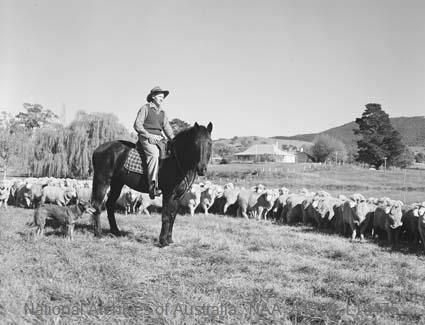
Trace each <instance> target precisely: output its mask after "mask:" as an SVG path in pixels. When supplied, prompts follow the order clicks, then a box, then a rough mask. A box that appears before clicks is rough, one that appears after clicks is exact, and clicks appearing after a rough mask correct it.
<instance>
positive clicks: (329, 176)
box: [207, 163, 425, 203]
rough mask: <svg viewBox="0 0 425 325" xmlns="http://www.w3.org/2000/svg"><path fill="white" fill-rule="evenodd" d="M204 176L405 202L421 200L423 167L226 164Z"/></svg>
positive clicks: (423, 194)
mask: <svg viewBox="0 0 425 325" xmlns="http://www.w3.org/2000/svg"><path fill="white" fill-rule="evenodd" d="M207 177H208V179H209V180H212V181H213V182H217V183H222V184H224V183H226V182H232V183H234V184H236V185H237V186H245V187H247V186H248V187H249V186H252V185H255V184H258V183H262V184H264V185H266V186H269V187H281V186H285V187H287V188H289V189H290V190H297V189H301V188H303V187H304V188H307V189H309V190H311V191H318V190H326V191H328V192H329V193H331V194H333V195H338V194H344V195H346V196H348V195H350V194H352V193H354V192H359V193H362V194H364V195H365V196H366V197H370V196H373V197H378V198H379V197H382V196H388V197H391V198H393V199H396V200H402V201H403V202H405V203H413V202H422V201H425V170H423V169H422V170H421V169H406V170H401V169H396V170H387V171H383V170H378V171H376V170H369V169H365V168H361V167H358V166H353V165H344V166H335V165H319V164H309V163H306V164H282V163H281V164H279V163H274V164H230V165H212V166H210V167H209V171H208V176H207Z"/></svg>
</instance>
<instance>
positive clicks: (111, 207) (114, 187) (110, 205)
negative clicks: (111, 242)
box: [106, 182, 124, 236]
mask: <svg viewBox="0 0 425 325" xmlns="http://www.w3.org/2000/svg"><path fill="white" fill-rule="evenodd" d="M123 186H124V185H123V184H121V183H117V182H112V184H111V190H110V191H109V195H108V200H107V201H106V211H107V212H108V220H109V227H110V229H111V233H113V234H114V235H115V236H119V235H120V231H119V230H118V226H117V222H116V220H115V203H116V202H117V200H118V198H119V196H120V194H121V189H122V187H123Z"/></svg>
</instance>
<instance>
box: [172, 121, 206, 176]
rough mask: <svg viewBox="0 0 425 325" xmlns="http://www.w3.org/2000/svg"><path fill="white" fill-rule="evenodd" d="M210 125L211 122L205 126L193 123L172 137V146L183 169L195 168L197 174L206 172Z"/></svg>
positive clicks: (200, 174)
mask: <svg viewBox="0 0 425 325" xmlns="http://www.w3.org/2000/svg"><path fill="white" fill-rule="evenodd" d="M212 127H213V126H212V123H211V122H210V123H209V124H208V126H207V127H205V126H203V125H199V124H198V123H195V124H194V126H192V127H191V128H189V129H186V130H184V131H181V132H180V133H178V134H177V135H176V137H175V138H174V140H173V142H172V147H174V150H175V151H176V152H175V154H176V158H177V160H178V162H179V164H181V166H182V168H183V169H184V170H190V169H192V170H196V172H197V174H198V175H199V176H204V175H205V174H206V172H207V165H208V162H209V160H210V157H211V150H212V140H211V131H212Z"/></svg>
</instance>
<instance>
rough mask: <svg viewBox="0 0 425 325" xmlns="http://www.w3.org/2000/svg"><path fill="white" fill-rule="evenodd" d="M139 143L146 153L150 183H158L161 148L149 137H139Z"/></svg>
mask: <svg viewBox="0 0 425 325" xmlns="http://www.w3.org/2000/svg"><path fill="white" fill-rule="evenodd" d="M139 143H140V145H141V147H142V149H143V151H144V152H145V155H146V165H147V169H148V170H147V176H148V181H149V183H148V184H152V182H155V184H156V185H158V169H159V148H158V146H156V145H154V144H151V143H149V141H148V140H147V139H139Z"/></svg>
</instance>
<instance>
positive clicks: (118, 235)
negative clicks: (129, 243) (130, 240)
mask: <svg viewBox="0 0 425 325" xmlns="http://www.w3.org/2000/svg"><path fill="white" fill-rule="evenodd" d="M111 234H112V235H114V236H115V237H120V236H121V232H120V231H119V230H111Z"/></svg>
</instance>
